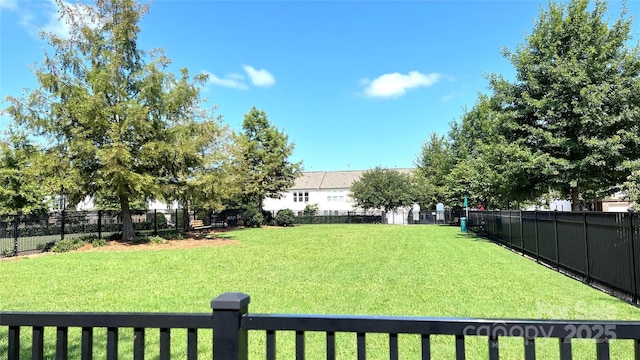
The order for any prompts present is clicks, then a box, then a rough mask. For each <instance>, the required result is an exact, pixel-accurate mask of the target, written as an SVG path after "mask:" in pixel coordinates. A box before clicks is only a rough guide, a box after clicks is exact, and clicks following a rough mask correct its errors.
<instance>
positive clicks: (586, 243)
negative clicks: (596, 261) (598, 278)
mask: <svg viewBox="0 0 640 360" xmlns="http://www.w3.org/2000/svg"><path fill="white" fill-rule="evenodd" d="M582 222H583V224H584V257H585V266H586V270H587V284H590V283H591V271H589V236H588V235H587V234H588V233H587V230H588V229H587V211H586V210H584V211H583V212H582Z"/></svg>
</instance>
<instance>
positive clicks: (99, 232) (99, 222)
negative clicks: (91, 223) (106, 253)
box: [98, 210, 102, 239]
mask: <svg viewBox="0 0 640 360" xmlns="http://www.w3.org/2000/svg"><path fill="white" fill-rule="evenodd" d="M98 239H102V210H98Z"/></svg>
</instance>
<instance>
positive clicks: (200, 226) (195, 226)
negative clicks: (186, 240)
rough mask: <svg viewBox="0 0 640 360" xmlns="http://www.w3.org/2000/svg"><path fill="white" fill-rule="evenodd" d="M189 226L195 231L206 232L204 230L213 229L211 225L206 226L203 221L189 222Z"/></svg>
mask: <svg viewBox="0 0 640 360" xmlns="http://www.w3.org/2000/svg"><path fill="white" fill-rule="evenodd" d="M189 226H190V227H191V229H193V230H204V229H210V228H211V227H212V226H211V225H204V223H203V222H202V220H191V221H189Z"/></svg>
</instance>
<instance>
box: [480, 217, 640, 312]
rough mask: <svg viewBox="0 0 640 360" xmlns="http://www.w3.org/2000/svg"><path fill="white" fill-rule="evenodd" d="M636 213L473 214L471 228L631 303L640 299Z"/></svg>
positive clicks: (639, 258) (639, 265)
mask: <svg viewBox="0 0 640 360" xmlns="http://www.w3.org/2000/svg"><path fill="white" fill-rule="evenodd" d="M638 224H639V218H638V214H637V213H634V212H628V213H604V212H557V211H472V212H470V213H469V229H471V230H472V231H475V232H478V233H482V234H484V235H486V236H488V237H489V238H491V239H492V240H494V241H496V242H498V243H500V244H503V245H506V246H508V247H510V248H512V249H514V250H517V251H519V252H521V253H522V254H523V255H527V256H530V257H532V258H535V259H536V260H537V261H539V262H541V263H544V264H547V265H549V266H551V267H554V268H556V269H558V270H560V271H563V272H566V273H568V274H569V275H572V276H575V277H578V278H580V279H581V280H583V281H585V282H587V283H589V284H591V285H596V286H599V287H605V288H606V290H608V291H609V292H612V293H613V294H614V295H617V296H619V297H621V298H623V299H625V300H628V301H631V302H633V303H635V304H638V298H639V297H640V273H639V270H640V257H639V256H638V254H639V253H640V247H639V245H638V240H639V236H640V235H639V233H638Z"/></svg>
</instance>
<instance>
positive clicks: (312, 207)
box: [302, 203, 320, 216]
mask: <svg viewBox="0 0 640 360" xmlns="http://www.w3.org/2000/svg"><path fill="white" fill-rule="evenodd" d="M319 209H320V205H319V204H318V203H315V204H307V205H306V206H305V207H304V210H302V213H303V214H304V215H307V216H315V215H317V214H318V210H319Z"/></svg>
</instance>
